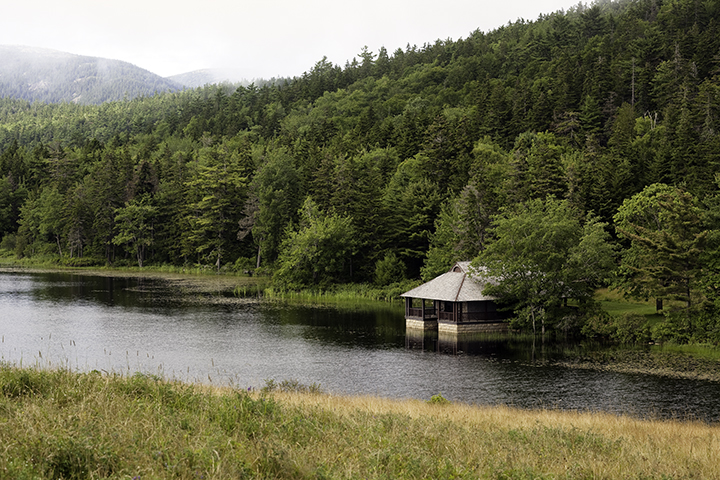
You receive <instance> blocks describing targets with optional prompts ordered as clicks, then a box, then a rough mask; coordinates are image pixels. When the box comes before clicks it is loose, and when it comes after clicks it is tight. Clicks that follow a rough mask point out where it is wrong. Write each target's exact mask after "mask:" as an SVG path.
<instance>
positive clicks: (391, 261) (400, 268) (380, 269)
mask: <svg viewBox="0 0 720 480" xmlns="http://www.w3.org/2000/svg"><path fill="white" fill-rule="evenodd" d="M403 280H405V264H404V263H403V262H402V260H400V259H399V258H398V257H397V256H396V255H395V253H394V252H389V253H386V254H385V256H384V257H383V258H382V260H378V261H377V262H376V263H375V285H379V286H381V287H384V286H387V285H390V284H393V283H397V282H401V281H403Z"/></svg>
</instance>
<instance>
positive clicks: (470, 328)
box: [438, 322, 508, 335]
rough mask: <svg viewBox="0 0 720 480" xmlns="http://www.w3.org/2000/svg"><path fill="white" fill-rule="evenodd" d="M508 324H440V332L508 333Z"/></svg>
mask: <svg viewBox="0 0 720 480" xmlns="http://www.w3.org/2000/svg"><path fill="white" fill-rule="evenodd" d="M507 331H508V324H507V323H504V322H497V323H460V324H458V323H445V322H441V323H439V324H438V332H440V333H451V334H455V335H457V334H463V333H488V332H507Z"/></svg>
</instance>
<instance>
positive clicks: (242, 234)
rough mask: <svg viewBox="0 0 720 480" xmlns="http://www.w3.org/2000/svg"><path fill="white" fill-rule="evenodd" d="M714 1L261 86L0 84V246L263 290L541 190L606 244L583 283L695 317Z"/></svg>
mask: <svg viewBox="0 0 720 480" xmlns="http://www.w3.org/2000/svg"><path fill="white" fill-rule="evenodd" d="M719 22H720V0H704V1H701V0H634V1H631V0H622V1H617V2H598V3H596V4H593V5H592V6H581V5H579V6H577V7H574V8H572V9H570V10H569V11H567V12H557V13H552V14H548V15H546V16H543V17H541V18H539V19H538V20H536V21H518V22H515V23H511V24H508V25H506V26H503V27H500V28H497V29H496V30H493V31H491V32H480V31H476V32H473V33H471V34H470V35H469V36H468V37H467V38H464V39H460V40H457V41H450V40H448V41H440V40H438V41H436V42H434V43H429V44H426V45H423V46H422V47H416V46H408V47H407V48H405V49H404V50H403V49H398V50H397V51H395V52H392V53H389V52H387V51H386V50H385V49H381V50H380V51H379V52H377V53H374V52H370V51H368V50H367V49H364V50H363V51H362V52H361V53H360V54H359V55H358V57H357V58H355V59H353V60H352V61H349V62H348V63H347V64H346V65H345V66H344V67H339V66H335V65H332V64H330V63H329V62H327V60H326V59H322V60H320V61H319V62H318V63H317V64H316V65H314V66H313V68H311V69H310V70H309V71H308V72H306V73H305V74H303V75H302V76H300V77H298V78H295V79H293V80H292V81H285V82H283V83H282V84H275V85H270V84H268V85H264V86H262V87H256V86H254V85H250V86H248V87H240V88H237V90H234V91H233V90H229V89H228V87H227V86H225V87H218V86H212V87H204V88H200V89H196V90H191V91H184V92H181V93H166V94H162V95H157V96H154V97H151V98H139V99H135V100H132V101H122V102H113V103H106V104H103V105H99V106H79V105H74V104H67V103H65V104H57V105H45V104H37V103H35V104H31V103H28V102H27V101H23V100H18V99H4V100H2V101H1V102H0V152H1V154H0V177H2V180H0V237H3V241H2V247H3V248H5V249H6V250H12V251H13V252H15V254H16V255H18V256H42V255H45V256H50V255H54V256H55V257H57V258H58V259H61V261H63V262H66V263H68V262H78V263H84V264H88V263H101V264H104V263H109V264H121V263H136V264H140V265H142V264H146V263H154V264H162V263H169V264H176V265H177V264H191V265H192V264H200V265H208V266H212V267H213V268H217V269H219V270H223V269H241V270H249V269H255V268H259V269H260V270H262V271H265V272H271V273H274V282H275V285H276V286H277V288H302V287H306V286H327V285H330V284H335V283H341V282H376V283H380V284H382V283H389V282H392V281H395V280H397V279H398V278H401V277H402V276H407V277H409V278H420V276H421V275H422V276H423V277H424V278H430V277H432V276H433V275H435V274H437V273H439V272H442V271H445V270H446V269H447V268H449V266H450V265H451V264H452V263H453V262H454V261H456V260H469V259H472V258H474V257H476V256H477V255H478V254H479V253H480V252H482V251H484V249H485V246H486V245H487V244H488V242H492V241H493V239H494V238H495V237H496V236H497V235H496V232H495V230H494V224H493V223H492V220H493V219H494V218H499V217H496V215H498V214H501V215H502V216H503V218H506V219H508V218H512V217H513V213H512V212H515V211H520V210H522V209H520V210H518V209H517V206H518V205H526V206H527V205H531V203H529V202H530V201H540V202H547V205H546V206H547V208H546V206H543V205H540V206H537V208H538V209H539V210H538V211H540V213H543V212H544V214H549V213H548V212H550V211H551V210H552V211H556V210H557V209H555V210H553V209H554V208H555V207H554V206H553V205H554V203H552V202H554V201H557V202H560V201H562V202H563V203H562V210H563V211H567V212H571V213H572V215H574V216H575V217H576V219H577V222H575V223H573V225H575V224H577V225H579V227H577V228H585V229H586V230H587V231H590V230H592V231H593V232H595V233H593V235H596V234H597V231H596V230H593V229H594V228H595V227H596V226H597V225H602V226H603V228H604V231H605V232H606V233H607V234H609V235H610V236H611V237H612V242H618V248H619V249H620V250H619V253H621V254H622V255H620V256H619V257H618V258H619V259H618V263H617V264H618V265H620V266H621V267H622V268H621V270H620V272H621V275H620V277H617V278H616V279H615V280H612V275H607V276H605V277H604V278H597V279H595V280H593V282H595V284H597V285H595V286H599V284H602V283H606V282H609V281H611V280H612V281H614V282H616V283H617V284H622V285H623V288H625V290H627V291H629V292H632V293H635V294H636V295H638V296H640V297H650V298H665V299H667V300H668V301H672V302H675V303H677V304H679V305H682V306H683V311H684V312H690V311H691V309H695V310H692V312H694V313H693V315H695V316H694V317H693V318H699V316H703V315H704V317H703V318H707V315H710V314H709V313H708V312H714V310H713V309H714V308H717V307H716V306H715V304H716V302H717V303H718V305H720V302H718V299H720V297H718V294H717V285H718V283H717V281H716V280H717V279H718V278H720V277H718V273H719V270H718V267H719V266H720V261H719V260H720V257H719V256H718V247H717V240H716V238H717V236H718V235H716V232H718V231H719V229H720V224H718V221H720V202H718V184H717V179H716V172H717V171H718V162H719V161H720V136H719V133H718V132H719V128H720V123H719V122H720V76H719V75H720V69H719V63H718V62H719V61H720V56H719V55H720V31H719V30H720V29H719ZM656 184H660V186H658V185H656ZM651 185H653V187H652V188H651V189H649V190H648V189H646V187H649V186H651ZM552 199H556V200H552ZM625 201H627V203H626V204H625V207H624V208H625V210H622V211H619V209H620V207H621V206H623V202H625ZM551 207H552V208H551ZM522 208H526V207H522ZM527 208H530V207H527ZM533 208H535V207H533ZM544 208H545V210H543V209H544ZM683 209H684V210H683ZM531 210H532V209H531ZM523 211H524V210H523ZM533 212H534V210H533V211H528V212H526V213H527V215H528V217H527V218H535V217H532V215H534V213H533ZM668 212H669V213H668ZM688 212H689V213H688ZM537 218H539V220H538V221H539V222H541V223H542V222H543V217H542V215H541V216H540V217H537ZM616 221H617V222H619V223H618V224H617V225H616ZM683 222H684V223H683ZM620 224H622V228H621V231H620V230H617V229H616V227H617V226H618V225H620ZM583 225H584V227H583ZM573 228H576V227H573ZM653 235H654V236H653ZM681 235H685V237H688V236H689V237H688V238H685V237H683V238H680V236H681ZM690 237H691V238H690ZM577 238H578V239H580V238H582V239H584V240H582V242H581V244H580V246H578V247H577V248H579V249H581V250H582V249H583V248H585V249H587V248H590V247H589V245H590V244H589V243H588V242H590V240H589V239H591V238H596V237H588V236H587V235H585V236H578V237H577ZM597 238H598V239H599V238H600V237H597ZM601 240H602V241H603V242H605V241H606V240H604V239H601ZM598 241H600V240H598ZM583 242H584V243H583ZM663 242H665V243H663ZM683 242H685V243H683ZM688 242H689V243H688ZM693 242H694V243H693ZM573 248H575V247H573ZM577 248H575V250H572V252H575V253H573V255H576V254H577V252H578V250H577ZM653 248H654V250H653ZM673 248H675V249H676V250H677V249H678V248H680V249H684V250H682V252H684V255H685V257H682V255H680V254H677V252H674V251H673V250H672V249H673ZM643 249H644V250H643ZM663 249H664V250H663ZM628 252H629V253H628ZM661 252H665V253H661ZM673 252H674V253H673ZM682 252H681V253H682ZM688 252H690V253H688ZM579 255H580V256H579V257H578V258H583V255H581V254H579ZM653 255H655V257H653ZM680 257H682V258H680ZM668 258H671V259H672V260H673V261H674V262H675V263H672V262H670V263H667V262H666V263H663V262H664V261H665V260H667V259H668ZM693 258H695V259H702V262H701V263H698V262H697V261H695V262H693V261H692V259H693ZM643 262H645V263H643ZM648 262H649V263H650V264H652V265H655V266H658V265H660V266H661V267H662V268H660V267H658V268H660V270H662V271H650V270H648V268H646V266H645V264H646V263H648ZM683 262H684V263H683ZM581 263H582V262H581ZM563 268H564V267H563ZM656 270H657V269H656ZM567 278H568V277H566V279H567ZM573 281H575V280H573ZM578 281H579V280H578ZM565 284H567V281H566V283H565ZM545 308H546V309H549V308H550V306H549V305H545ZM698 309H699V310H698ZM713 318H714V317H713ZM696 327H697V325H696V326H694V327H692V328H690V327H688V328H690V329H691V330H692V329H695V330H692V331H693V332H695V331H696V330H697V331H698V332H700V333H692V332H690V330H688V331H687V332H685V333H684V335H687V336H688V338H689V336H692V335H697V336H701V337H702V338H704V339H707V338H715V340H714V341H716V342H717V341H720V333H719V329H720V327H719V326H718V325H716V324H715V323H712V322H710V323H708V322H705V323H704V324H703V326H702V327H697V328H696ZM678 328H680V327H678ZM698 329H700V330H702V331H700V330H698ZM713 329H714V330H713ZM712 332H714V333H712ZM673 335H676V336H677V335H680V334H679V333H677V332H675V333H674V334H673ZM712 335H715V336H714V337H712Z"/></svg>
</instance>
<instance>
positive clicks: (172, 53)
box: [0, 0, 589, 80]
mask: <svg viewBox="0 0 720 480" xmlns="http://www.w3.org/2000/svg"><path fill="white" fill-rule="evenodd" d="M584 3H589V2H584ZM577 4H578V0H500V1H498V0H434V1H430V0H362V1H360V0H345V1H342V0H295V1H292V0H255V1H252V2H251V1H247V0H202V1H200V0H192V1H191V0H174V1H170V0H0V45H28V46H32V47H44V48H52V49H55V50H61V51H65V52H69V53H75V54H79V55H90V56H95V57H105V58H111V59H115V60H123V61H126V62H130V63H133V64H135V65H137V66H139V67H142V68H145V69H147V70H150V71H151V72H154V73H156V74H158V75H162V76H170V75H174V74H178V73H185V72H189V71H192V70H198V69H202V68H235V69H238V70H239V71H240V73H241V75H242V76H243V77H244V78H247V79H249V80H250V79H253V78H270V77H273V76H275V77H279V76H287V77H292V76H299V75H301V74H302V73H303V72H305V71H308V70H310V69H311V68H312V67H313V65H315V63H316V62H318V61H319V60H320V59H322V57H323V56H327V58H328V60H329V61H330V62H332V63H333V64H336V65H340V66H341V67H342V66H344V65H345V62H346V61H348V60H352V58H353V57H356V56H357V55H358V54H359V53H360V51H361V50H362V48H363V46H365V45H367V47H368V48H369V49H370V51H371V52H373V53H377V51H378V50H379V49H380V47H382V46H384V47H385V48H386V49H387V50H388V52H389V54H391V55H392V53H393V52H394V51H395V50H397V49H398V48H402V49H403V50H404V49H405V47H406V45H407V44H408V43H409V44H410V45H417V46H418V47H421V46H422V45H423V44H424V43H432V42H434V41H435V40H437V39H438V38H439V39H443V40H445V39H448V38H450V39H453V40H457V39H458V38H461V37H462V38H467V37H468V35H469V34H470V33H471V32H472V31H474V30H476V29H480V30H481V31H485V32H487V31H489V30H493V29H495V28H497V27H500V26H502V25H506V24H507V23H508V22H510V21H515V20H517V19H519V18H525V19H527V20H535V19H537V17H538V15H540V14H541V13H543V14H546V13H552V12H555V11H557V10H561V9H564V10H567V9H569V8H570V7H571V6H573V5H577Z"/></svg>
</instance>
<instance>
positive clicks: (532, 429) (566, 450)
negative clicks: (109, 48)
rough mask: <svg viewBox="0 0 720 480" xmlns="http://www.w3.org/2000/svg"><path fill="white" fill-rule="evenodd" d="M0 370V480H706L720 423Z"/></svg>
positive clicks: (717, 454)
mask: <svg viewBox="0 0 720 480" xmlns="http://www.w3.org/2000/svg"><path fill="white" fill-rule="evenodd" d="M268 387H271V388H266V389H265V391H261V392H257V391H251V392H247V391H243V390H237V389H231V388H211V387H207V386H200V385H191V384H183V383H178V382H170V381H165V380H162V379H159V378H157V377H153V376H148V375H134V376H130V377H128V376H119V375H102V374H99V373H97V372H91V373H78V372H72V371H69V370H63V369H59V370H48V369H35V368H18V367H16V366H12V365H8V364H4V365H0V478H8V479H45V478H52V479H60V478H64V479H71V478H83V479H84V478H125V479H138V480H140V479H165V478H186V479H199V478H204V479H211V478H217V479H224V478H228V479H230V478H232V479H237V478H293V479H294V478H313V479H314V478H363V479H365V478H388V479H390V478H432V479H443V478H447V479H457V478H492V479H538V478H541V479H546V478H568V479H571V478H597V479H603V478H607V479H620V478H623V479H625V478H638V479H640V478H643V479H645V478H704V479H713V478H720V462H718V458H720V426H718V425H708V424H704V423H699V422H683V421H667V420H662V421H660V420H658V421H649V420H639V419H635V418H630V417H625V416H614V415H610V414H603V413H576V412H559V411H553V410H538V411H526V410H516V409H513V408H509V407H504V406H497V407H482V406H471V405H464V404H451V403H448V402H447V401H444V399H443V398H442V397H440V396H437V397H434V398H433V399H432V400H430V399H428V400H429V401H420V400H406V401H399V400H388V399H380V398H373V397H338V396H332V395H328V394H323V393H319V392H317V389H316V388H314V387H310V388H308V387H303V386H302V385H297V384H294V383H292V382H283V383H281V384H269V385H268Z"/></svg>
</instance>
